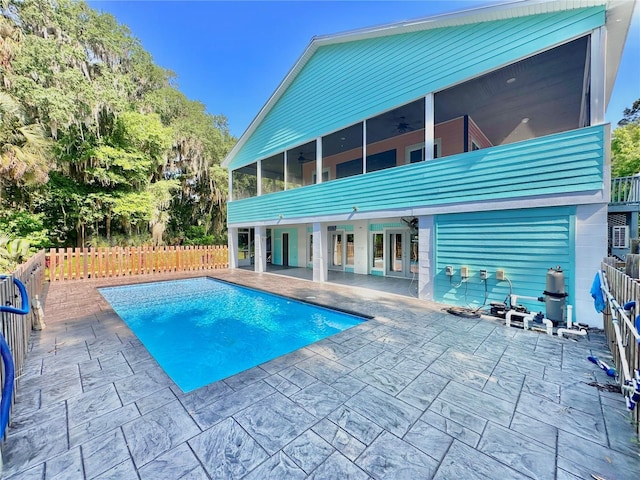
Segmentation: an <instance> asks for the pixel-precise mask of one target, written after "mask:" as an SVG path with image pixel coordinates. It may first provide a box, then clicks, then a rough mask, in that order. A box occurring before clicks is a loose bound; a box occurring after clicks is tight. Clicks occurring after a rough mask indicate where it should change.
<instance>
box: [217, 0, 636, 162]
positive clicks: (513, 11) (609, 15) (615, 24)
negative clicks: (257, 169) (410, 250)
mask: <svg viewBox="0 0 640 480" xmlns="http://www.w3.org/2000/svg"><path fill="white" fill-rule="evenodd" d="M634 3H635V2H630V1H625V0H578V1H576V0H519V1H514V2H510V3H504V4H500V5H496V6H490V7H480V8H474V9H471V10H464V11H460V12H455V13H448V14H443V15H437V16H433V17H427V18H422V19H417V20H413V21H406V22H399V23H393V24H388V25H381V26H377V27H371V28H365V29H359V30H353V31H349V32H345V33H339V34H334V35H325V36H316V37H313V38H312V39H311V42H310V43H309V45H308V46H307V48H306V49H305V51H304V52H303V53H302V55H301V56H300V58H299V59H298V61H297V62H296V63H295V64H294V65H293V67H292V68H291V70H290V71H289V73H288V74H287V75H286V76H285V78H284V79H283V81H282V82H281V83H280V85H279V86H278V87H277V88H276V90H275V92H274V93H273V94H272V95H271V97H270V98H269V99H268V101H267V102H266V104H265V105H264V106H263V107H262V109H261V110H260V111H259V112H258V114H257V115H256V117H255V118H254V120H253V121H252V122H251V124H250V125H249V127H248V128H247V130H246V131H245V132H244V133H243V134H242V136H241V137H240V139H239V140H238V142H237V143H236V145H235V146H234V147H233V149H232V150H231V152H230V153H229V154H228V155H227V157H226V158H225V159H224V161H223V163H222V166H224V167H230V166H232V167H236V168H237V167H241V166H243V165H246V164H249V163H252V162H253V161H255V160H256V159H257V158H252V159H247V158H240V159H238V158H237V156H238V154H239V153H240V152H241V151H242V149H243V147H245V145H246V144H247V142H248V141H249V140H250V139H251V137H252V136H253V134H254V133H255V132H256V130H257V129H258V128H259V127H260V125H261V124H262V122H263V121H264V120H265V118H266V117H267V116H268V115H269V113H270V112H271V111H272V110H273V108H274V107H275V106H276V104H277V103H278V101H279V100H280V99H281V98H282V96H283V95H284V94H285V93H286V92H287V90H288V89H289V87H291V86H292V84H293V83H294V81H295V80H296V79H297V78H298V77H299V76H300V74H301V72H302V71H303V70H304V69H305V67H307V66H308V65H309V63H310V61H311V60H312V58H313V57H314V55H315V54H316V53H317V52H318V49H320V48H321V47H327V46H338V45H340V44H346V43H350V42H358V41H362V40H376V39H381V38H384V37H390V36H396V35H401V34H411V33H416V32H426V31H429V30H434V29H440V28H446V27H462V26H465V25H473V24H479V23H486V22H496V21H503V20H510V19H518V18H520V17H527V16H531V15H544V14H551V13H559V12H568V11H572V10H578V9H585V8H590V7H601V8H603V9H606V26H607V43H606V44H607V52H606V53H607V62H608V63H607V68H606V86H605V88H606V90H605V91H606V102H607V103H608V101H609V97H610V95H611V91H612V89H613V84H614V82H615V77H616V74H617V70H618V65H619V61H620V57H621V55H622V50H623V48H624V43H625V40H626V36H627V32H628V29H629V26H630V23H631V16H632V13H633V7H634ZM306 140H307V141H308V140H310V139H306ZM296 144H297V143H294V144H292V145H289V146H288V147H287V148H289V147H293V146H295V145H296ZM272 150H273V149H272ZM281 150H282V149H280V151H281ZM272 153H273V152H271V151H269V149H266V150H265V155H259V157H265V156H268V155H269V154H272ZM254 155H255V153H254ZM241 157H243V155H241ZM244 157H246V155H244ZM234 160H236V161H234ZM237 160H240V162H238V161H237ZM233 164H235V165H233Z"/></svg>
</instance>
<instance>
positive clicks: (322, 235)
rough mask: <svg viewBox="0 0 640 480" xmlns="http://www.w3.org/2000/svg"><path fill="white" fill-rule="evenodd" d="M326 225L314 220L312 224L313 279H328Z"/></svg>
mask: <svg viewBox="0 0 640 480" xmlns="http://www.w3.org/2000/svg"><path fill="white" fill-rule="evenodd" d="M327 249H328V245H327V226H326V225H324V224H322V223H319V222H315V223H314V224H313V281H314V282H326V281H327V279H328V270H327V268H328V265H327V255H328V254H329V253H328V250H327Z"/></svg>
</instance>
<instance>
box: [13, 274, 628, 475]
mask: <svg viewBox="0 0 640 480" xmlns="http://www.w3.org/2000/svg"><path fill="white" fill-rule="evenodd" d="M204 273H205V274H208V275H211V276H214V277H219V278H222V279H226V280H230V281H234V282H237V283H242V284H246V285H249V286H256V287H259V288H262V289H266V290H270V291H273V292H276V293H281V294H286V295H290V296H292V297H297V298H301V299H305V298H307V297H315V300H314V301H316V302H318V303H322V304H326V305H336V306H340V307H342V308H347V309H350V310H354V311H359V312H362V313H364V314H368V315H373V316H375V319H373V320H370V321H367V322H365V323H363V324H361V325H359V326H357V327H354V328H351V329H349V330H346V331H344V332H342V333H340V334H338V335H335V336H333V337H330V338H329V339H325V340H322V341H320V342H317V343H315V344H312V345H309V346H307V347H306V348H303V349H300V350H298V351H296V352H294V353H291V354H289V355H286V356H284V357H280V358H277V359H274V360H272V361H270V362H267V363H265V364H262V365H260V366H258V367H255V368H252V369H250V370H247V371H245V372H242V373H240V374H237V375H235V376H233V377H230V378H227V379H225V380H223V381H219V382H216V383H213V384H211V385H208V386H206V387H203V388H201V389H199V390H196V391H194V392H191V393H189V394H184V393H182V392H181V391H180V389H179V388H178V387H177V386H176V385H175V384H174V383H173V382H172V381H171V379H169V378H168V377H167V376H166V374H165V373H164V372H163V371H162V369H161V368H160V367H159V366H158V364H157V363H156V362H155V360H154V359H153V358H152V357H151V356H150V355H149V353H148V352H147V350H146V349H145V348H144V347H143V346H142V345H141V344H140V342H139V341H138V340H137V338H136V337H135V336H134V335H133V333H132V332H131V330H130V329H129V328H128V327H127V326H126V325H125V324H124V322H122V321H121V320H120V318H119V317H118V316H117V315H116V314H115V313H114V312H113V310H112V309H111V308H110V307H109V305H108V304H107V303H106V302H105V301H104V300H103V299H102V297H101V296H100V295H99V293H98V292H97V290H96V287H97V286H102V285H113V284H123V283H127V282H129V283H130V282H136V281H145V282H147V281H153V280H159V279H166V278H167V276H164V277H141V278H137V279H136V278H128V279H112V280H108V281H107V280H105V281H85V282H67V283H56V284H52V285H51V288H50V290H49V293H48V297H47V302H46V311H45V315H46V320H47V323H48V327H47V329H46V330H44V331H43V332H34V334H33V336H32V342H31V351H30V354H29V357H28V361H27V364H26V369H25V372H24V375H23V376H22V378H21V379H20V381H19V391H18V395H17V402H16V406H15V409H14V415H13V418H12V423H11V427H10V429H9V430H8V436H7V438H6V440H5V442H4V445H3V456H4V462H5V464H4V476H3V478H7V479H21V480H31V479H38V480H43V479H46V480H49V479H94V478H95V479H119V480H120V479H142V480H146V479H153V480H158V479H162V480H171V479H191V480H193V479H226V478H248V479H259V480H264V479H271V478H272V479H284V478H286V479H302V478H313V479H323V480H324V479H340V480H345V479H367V478H376V479H393V480H401V479H411V480H414V479H430V478H435V479H465V480H469V479H480V478H491V479H496V478H499V479H528V478H535V479H557V480H565V479H591V478H594V477H592V475H597V476H598V477H595V478H600V477H601V478H604V479H607V480H612V479H633V480H637V479H638V478H640V457H639V453H640V448H639V446H638V442H637V439H635V440H634V433H633V428H632V426H631V424H630V420H629V419H630V416H629V415H628V414H627V412H626V409H625V406H624V403H623V397H622V396H621V394H619V393H618V394H616V393H609V392H607V391H605V390H603V391H600V390H599V389H598V388H596V386H598V385H602V384H605V383H607V381H608V378H607V377H606V375H605V374H604V372H602V371H601V370H599V369H598V368H597V367H596V366H595V365H593V364H592V363H590V362H588V361H587V356H588V355H590V354H595V355H598V356H600V357H602V358H606V357H607V356H608V351H607V350H606V345H605V342H604V338H603V336H602V335H601V334H599V333H590V334H589V336H588V337H586V338H580V339H579V340H577V341H576V340H562V339H559V338H557V337H547V336H545V335H542V334H538V333H533V332H525V331H522V330H518V329H515V328H510V329H508V328H506V327H504V326H503V325H502V324H501V323H500V322H498V321H491V320H481V319H465V318H460V317H456V316H452V315H449V314H446V313H443V312H442V311H441V306H439V305H436V304H429V303H425V302H422V301H418V300H415V299H412V298H409V297H400V296H396V295H390V294H385V293H382V292H379V291H372V290H364V289H359V288H355V287H348V286H343V285H334V284H324V285H319V284H314V283H311V282H308V281H304V280H297V279H293V278H286V277H281V276H276V275H272V274H255V273H253V272H245V271H226V270H221V271H211V272H204ZM196 275H197V276H201V275H202V273H194V274H193V275H191V276H196ZM187 276H189V275H172V276H171V278H172V279H174V278H178V277H187ZM194 354H196V352H194ZM593 382H596V383H594V385H596V386H591V385H589V383H593Z"/></svg>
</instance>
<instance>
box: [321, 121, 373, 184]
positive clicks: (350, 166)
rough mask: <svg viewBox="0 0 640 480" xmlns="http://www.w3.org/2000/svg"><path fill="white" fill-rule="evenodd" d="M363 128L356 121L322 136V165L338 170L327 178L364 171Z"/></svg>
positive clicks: (341, 176)
mask: <svg viewBox="0 0 640 480" xmlns="http://www.w3.org/2000/svg"><path fill="white" fill-rule="evenodd" d="M362 128H363V125H362V122H361V123H356V124H355V125H351V126H350V127H347V128H343V129H342V130H339V131H337V132H334V133H331V134H329V135H326V136H324V137H322V167H323V168H328V169H330V170H331V171H333V172H336V173H335V174H334V175H329V178H328V179H327V180H330V179H336V178H343V177H349V176H352V175H360V174H361V173H362ZM323 181H324V173H323Z"/></svg>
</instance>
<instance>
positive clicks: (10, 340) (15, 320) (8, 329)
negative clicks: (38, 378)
mask: <svg viewBox="0 0 640 480" xmlns="http://www.w3.org/2000/svg"><path fill="white" fill-rule="evenodd" d="M44 271H45V251H44V250H41V251H40V252H38V253H37V254H36V255H35V256H33V257H31V258H30V259H29V260H28V261H27V262H26V263H23V264H22V265H20V266H19V267H18V268H17V269H16V270H15V271H14V272H13V273H12V274H10V275H8V276H7V277H6V278H4V279H2V280H0V302H2V303H1V304H2V305H5V306H13V307H15V308H20V307H21V304H22V299H21V298H19V295H18V293H17V289H16V287H15V284H14V281H13V279H14V278H17V279H18V280H20V281H21V282H22V283H23V284H24V286H25V289H26V291H27V295H28V297H29V307H30V311H29V313H28V314H27V315H17V314H14V313H8V312H1V313H0V322H1V323H2V325H1V328H2V335H3V336H4V338H5V340H6V341H7V344H8V345H9V348H10V349H11V354H12V356H13V363H14V368H15V375H16V378H18V377H19V375H20V374H21V373H22V368H23V365H24V361H25V359H26V357H27V346H28V344H29V337H30V335H31V329H32V326H33V325H34V323H35V320H36V310H35V308H34V305H35V298H36V296H38V297H41V296H42V290H43V288H44ZM0 385H4V368H2V369H0Z"/></svg>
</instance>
